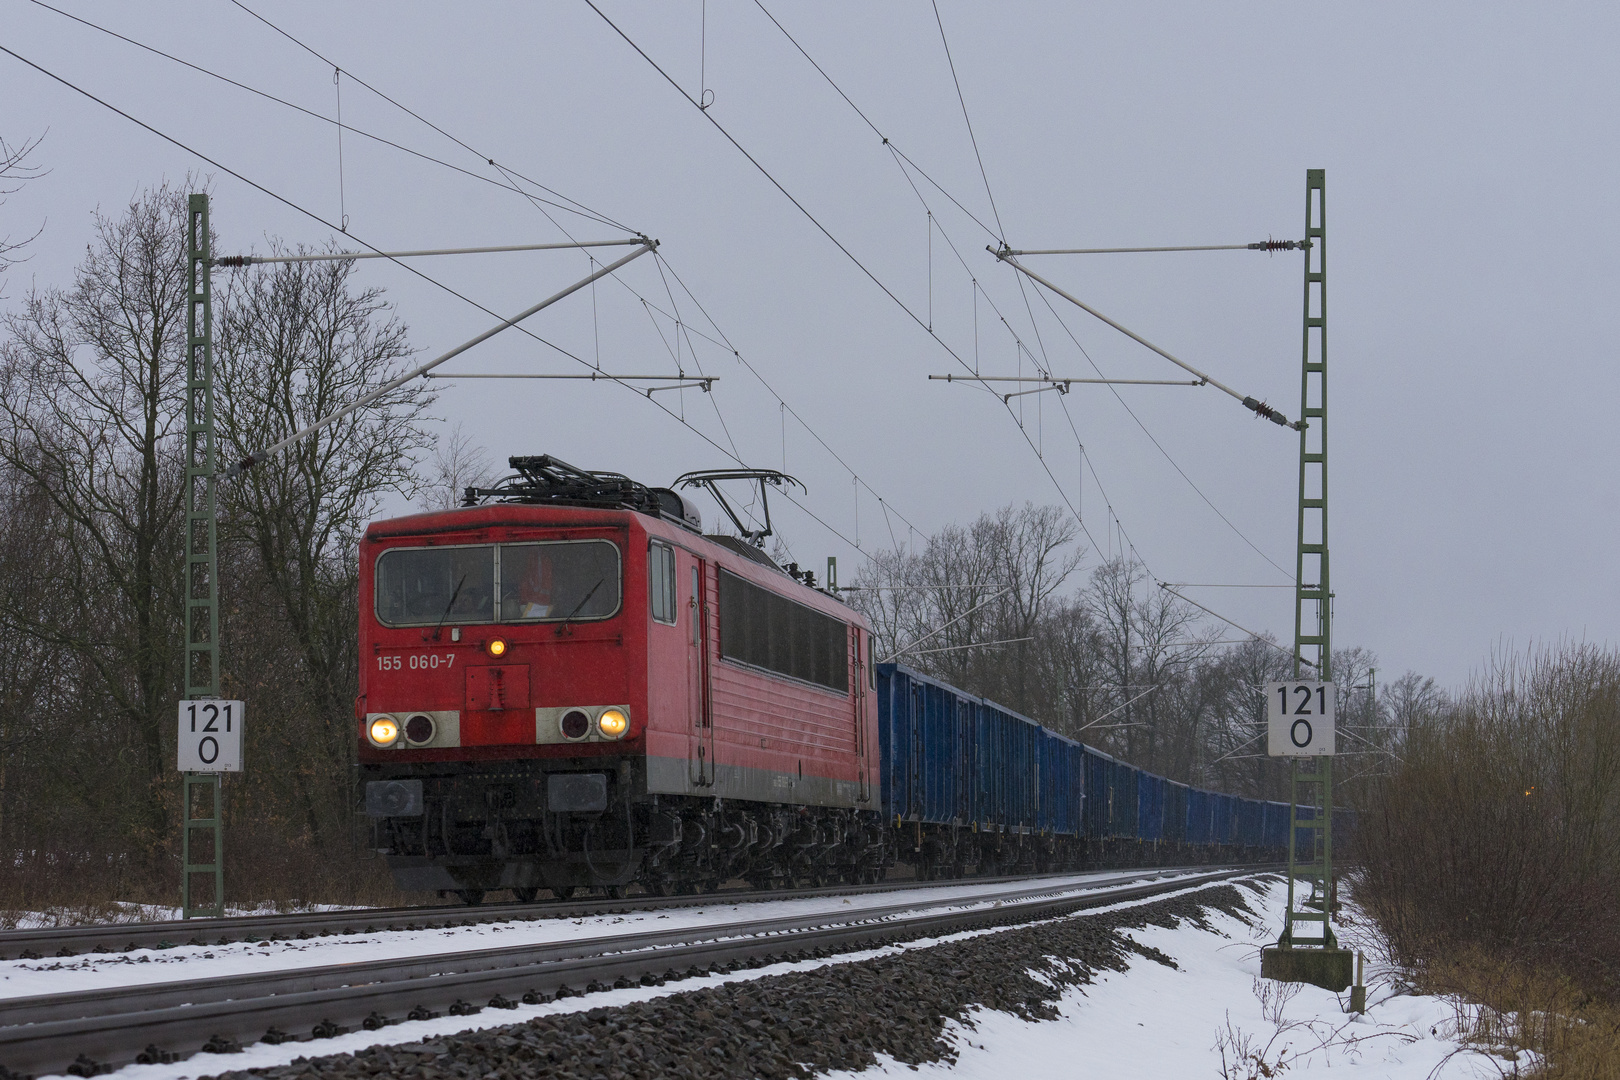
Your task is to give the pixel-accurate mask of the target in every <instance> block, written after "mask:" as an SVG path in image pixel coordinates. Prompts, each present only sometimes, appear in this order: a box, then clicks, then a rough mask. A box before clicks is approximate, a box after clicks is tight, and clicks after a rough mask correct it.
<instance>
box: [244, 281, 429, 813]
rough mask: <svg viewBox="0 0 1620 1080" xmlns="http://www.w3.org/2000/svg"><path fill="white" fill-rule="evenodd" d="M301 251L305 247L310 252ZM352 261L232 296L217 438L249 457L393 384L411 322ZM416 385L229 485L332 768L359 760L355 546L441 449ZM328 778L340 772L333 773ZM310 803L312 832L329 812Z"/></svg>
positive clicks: (410, 491) (406, 351) (252, 284)
mask: <svg viewBox="0 0 1620 1080" xmlns="http://www.w3.org/2000/svg"><path fill="white" fill-rule="evenodd" d="M300 251H302V249H300ZM354 272H355V271H354V263H353V262H351V261H339V262H323V263H291V264H288V263H283V264H279V265H277V266H275V267H274V268H273V269H269V270H260V271H254V270H248V271H245V272H243V274H242V275H241V276H239V277H237V278H235V279H234V280H233V281H232V282H231V283H230V286H229V288H228V289H227V290H226V291H225V299H224V303H223V305H222V313H221V317H220V319H219V333H218V347H217V350H216V356H217V366H218V380H219V388H220V391H221V392H220V396H219V405H218V409H219V422H220V430H221V443H222V446H224V447H225V448H226V450H227V453H228V455H229V456H230V457H232V458H236V459H237V460H240V459H241V458H243V457H246V456H247V455H249V454H250V453H252V452H253V451H255V450H258V449H261V448H262V447H264V446H266V445H269V444H271V443H274V442H277V441H279V440H281V439H282V438H284V437H286V436H288V435H291V434H292V433H294V432H296V431H299V430H301V429H302V428H304V427H305V426H307V425H309V424H310V423H311V422H313V421H315V420H317V419H320V418H322V417H324V416H326V415H328V414H330V413H333V412H335V411H337V410H338V409H340V408H341V407H342V406H344V405H346V404H348V403H349V402H351V401H354V400H355V399H356V398H359V397H360V396H362V395H364V394H366V393H369V392H371V391H373V390H375V389H376V388H378V387H379V386H381V385H383V384H384V383H386V382H387V381H389V380H390V379H392V378H394V377H395V376H397V375H398V374H399V372H400V370H401V369H402V368H403V362H404V361H405V360H406V359H407V358H408V357H409V356H410V354H411V350H410V346H409V344H408V342H407V340H406V332H405V326H404V324H403V323H401V322H400V321H399V320H398V318H397V317H395V316H394V314H393V312H392V309H391V308H390V307H389V306H388V305H387V304H386V303H385V302H384V301H383V299H382V290H380V289H377V288H357V287H356V286H355V285H354V282H353V280H352V279H353V276H354ZM432 400H433V399H432V397H431V395H429V394H427V393H426V392H425V391H424V390H423V389H422V388H421V385H420V384H406V385H405V386H403V387H400V388H398V389H397V390H395V391H393V392H392V393H390V394H388V395H386V396H384V397H383V398H381V399H380V400H378V401H377V402H375V403H374V404H372V405H370V406H368V407H367V408H365V409H363V410H359V411H357V412H354V413H350V414H349V415H348V416H346V417H344V418H343V419H341V420H339V421H337V422H336V423H334V424H331V425H330V426H328V427H326V428H323V429H322V430H321V431H319V432H317V433H316V434H314V435H312V436H310V437H308V438H305V439H302V440H300V441H298V442H296V443H294V444H292V445H291V446H289V447H287V448H286V449H285V450H284V451H282V452H281V453H280V454H278V455H275V456H273V457H271V458H269V459H268V460H266V461H264V462H262V463H260V464H258V465H256V466H254V467H253V468H252V469H251V470H249V471H248V472H247V473H246V474H244V475H243V476H241V477H240V478H238V479H236V480H235V481H234V482H230V483H228V484H227V485H226V487H225V488H224V490H223V499H222V501H223V504H224V506H225V509H226V513H227V520H228V523H229V527H228V529H227V536H229V537H230V538H232V539H234V540H240V541H245V542H246V543H248V544H250V545H251V546H252V548H253V550H254V551H255V552H256V553H257V555H258V562H259V572H260V573H261V574H262V575H263V579H264V581H265V584H266V585H267V586H268V590H267V591H268V595H269V596H270V597H272V598H273V600H274V602H275V604H276V606H277V607H278V608H279V609H280V614H281V615H282V617H283V618H284V619H285V620H286V622H287V626H288V628H289V630H290V631H291V633H292V636H293V638H294V639H295V640H296V642H297V645H298V649H299V651H300V653H301V657H300V659H301V661H302V674H303V677H304V681H305V685H306V687H307V690H308V693H309V694H310V697H311V699H312V702H313V703H314V705H315V707H316V709H317V711H318V714H319V715H320V716H321V717H322V718H323V719H324V736H325V737H324V739H323V740H322V741H323V743H324V746H325V752H324V753H323V754H322V755H321V757H322V759H323V760H325V761H326V762H328V763H330V765H331V766H332V767H333V768H335V769H336V770H338V773H337V776H338V783H337V784H336V787H335V791H333V790H332V789H328V792H329V794H335V793H336V792H341V790H342V782H341V777H342V776H343V775H344V774H346V772H347V768H346V766H347V764H348V763H349V761H350V760H351V758H352V756H353V754H354V732H353V723H352V706H353V701H354V695H355V685H356V674H355V673H356V670H357V665H358V663H359V658H358V656H357V654H356V647H357V646H356V640H357V639H356V633H357V629H356V627H357V612H356V609H355V597H356V583H357V578H356V572H357V570H356V567H357V562H356V559H357V555H356V552H357V548H358V544H359V538H360V534H361V532H362V531H363V530H364V528H365V524H366V522H367V520H368V519H369V518H370V517H371V516H372V515H373V514H374V513H375V512H376V510H377V507H378V506H379V504H380V500H381V498H382V496H383V494H384V493H386V492H389V491H393V492H397V493H399V494H401V495H404V496H405V497H406V498H410V497H412V496H414V495H416V494H417V485H418V480H417V476H416V472H415V466H416V457H417V455H418V454H420V453H421V452H423V451H425V450H426V449H427V448H428V447H430V446H431V445H432V440H431V438H430V436H429V435H428V434H427V432H426V431H425V430H424V427H423V411H424V409H425V408H426V407H427V406H428V405H429V404H430V403H431V402H432ZM329 779H330V777H329ZM317 801H318V800H317V799H316V798H315V796H314V795H313V794H311V796H310V804H309V815H310V826H311V829H312V830H314V831H316V832H318V831H319V828H320V826H319V822H320V820H321V813H320V811H319V808H318V807H317V806H316V802H317Z"/></svg>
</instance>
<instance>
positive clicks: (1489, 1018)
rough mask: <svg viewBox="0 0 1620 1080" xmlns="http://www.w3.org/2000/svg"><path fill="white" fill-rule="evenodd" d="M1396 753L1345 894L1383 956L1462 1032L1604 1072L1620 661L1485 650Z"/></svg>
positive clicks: (1614, 887) (1616, 944)
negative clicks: (1466, 1004)
mask: <svg viewBox="0 0 1620 1080" xmlns="http://www.w3.org/2000/svg"><path fill="white" fill-rule="evenodd" d="M1399 753H1400V762H1399V764H1398V765H1396V766H1395V767H1394V769H1393V771H1392V773H1391V774H1390V775H1389V776H1388V777H1386V778H1384V779H1383V780H1382V781H1381V782H1380V783H1379V785H1378V786H1377V787H1376V788H1375V789H1374V791H1373V792H1372V793H1371V798H1370V799H1369V801H1368V804H1367V806H1366V808H1365V810H1364V811H1363V812H1362V814H1361V817H1360V823H1359V828H1358V838H1357V839H1358V850H1359V855H1360V859H1361V862H1362V864H1363V869H1362V870H1361V873H1360V880H1359V881H1358V884H1357V893H1356V895H1357V898H1358V900H1359V901H1360V902H1361V904H1362V905H1363V907H1364V908H1365V909H1366V910H1367V911H1368V913H1369V914H1371V915H1372V916H1373V917H1374V918H1376V919H1377V921H1378V922H1379V924H1380V925H1381V927H1382V929H1383V931H1384V933H1385V935H1386V936H1387V939H1388V942H1389V946H1390V950H1391V952H1392V954H1393V959H1395V960H1396V961H1398V962H1400V963H1402V964H1404V965H1407V966H1408V967H1410V968H1412V969H1413V970H1414V971H1415V972H1417V974H1418V976H1419V978H1420V980H1421V981H1422V982H1424V983H1425V984H1426V985H1427V987H1428V988H1430V989H1433V990H1436V991H1439V992H1446V993H1453V994H1457V995H1461V996H1462V997H1464V998H1466V999H1468V1000H1472V1001H1476V1002H1483V1003H1484V1004H1485V1005H1486V1006H1488V1007H1489V1008H1488V1009H1487V1010H1486V1012H1485V1013H1484V1014H1483V1015H1484V1019H1483V1020H1480V1021H1478V1022H1479V1023H1483V1024H1485V1025H1486V1026H1491V1025H1495V1026H1497V1027H1503V1026H1504V1025H1505V1028H1504V1030H1505V1032H1506V1034H1507V1035H1508V1036H1509V1041H1512V1042H1514V1043H1515V1044H1517V1045H1523V1046H1526V1047H1528V1048H1531V1049H1536V1050H1539V1051H1543V1052H1548V1053H1550V1055H1551V1057H1552V1059H1553V1063H1554V1064H1553V1068H1554V1069H1555V1070H1563V1071H1557V1072H1556V1075H1568V1076H1614V1075H1616V1073H1615V1072H1614V1071H1613V1070H1614V1069H1615V1068H1616V1065H1615V1064H1614V1062H1617V1061H1620V1011H1617V1009H1620V909H1617V905H1616V902H1615V901H1616V897H1617V896H1620V844H1617V842H1616V837H1617V836H1620V653H1616V652H1613V651H1606V650H1603V649H1599V648H1597V647H1594V646H1590V645H1584V644H1582V645H1563V646H1560V647H1557V648H1533V649H1530V650H1528V651H1526V652H1524V653H1520V654H1514V655H1503V656H1497V657H1495V658H1493V660H1492V662H1491V663H1490V665H1489V666H1488V668H1487V669H1486V671H1485V672H1484V673H1483V674H1482V675H1480V676H1479V677H1477V678H1476V679H1475V681H1474V682H1473V684H1472V685H1471V686H1470V687H1469V688H1468V690H1467V691H1466V692H1465V693H1464V694H1463V695H1462V696H1461V697H1460V698H1458V699H1457V700H1456V701H1455V702H1453V703H1450V704H1446V705H1441V706H1438V707H1435V708H1433V709H1430V710H1429V711H1427V712H1426V713H1424V714H1421V715H1418V716H1415V717H1413V719H1412V721H1411V724H1410V727H1409V728H1408V730H1407V731H1406V732H1405V733H1404V738H1403V742H1402V745H1401V747H1400V750H1399ZM1479 1034H1480V1036H1481V1038H1482V1039H1485V1038H1486V1037H1487V1036H1490V1035H1491V1034H1492V1032H1489V1031H1480V1032H1479ZM1582 1062H1585V1063H1587V1064H1581V1063H1582ZM1604 1068H1607V1069H1609V1070H1610V1071H1608V1072H1604V1071H1602V1069H1604ZM1594 1069H1595V1070H1597V1071H1592V1070H1594ZM1571 1070H1573V1071H1571ZM1582 1070H1585V1071H1582Z"/></svg>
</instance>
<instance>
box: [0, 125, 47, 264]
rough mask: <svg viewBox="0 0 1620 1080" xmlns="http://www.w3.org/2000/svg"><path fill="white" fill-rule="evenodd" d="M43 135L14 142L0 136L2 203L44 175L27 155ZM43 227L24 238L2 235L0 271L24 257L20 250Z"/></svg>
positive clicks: (36, 235) (32, 150) (41, 230)
mask: <svg viewBox="0 0 1620 1080" xmlns="http://www.w3.org/2000/svg"><path fill="white" fill-rule="evenodd" d="M44 138H45V137H44V136H43V135H41V136H39V137H38V138H35V139H30V140H28V141H26V142H22V143H19V144H16V145H13V144H12V143H8V142H6V140H5V138H4V137H3V136H0V205H4V204H5V196H7V195H14V194H16V193H17V192H18V191H20V190H22V186H23V184H25V183H27V182H28V181H30V180H37V179H38V178H39V177H41V176H43V175H45V171H44V170H43V169H42V168H40V167H39V166H37V165H30V164H29V163H28V156H29V155H30V154H32V153H33V152H34V151H35V150H36V149H37V148H38V147H39V144H40V143H41V142H42V141H44ZM44 230H45V226H44V225H41V226H40V227H39V228H38V229H36V230H34V233H33V235H31V236H27V237H24V238H23V239H21V240H13V239H12V238H11V236H10V235H4V236H0V274H4V273H5V272H6V271H7V270H9V269H11V267H12V266H13V265H15V264H16V263H18V262H21V261H22V256H20V255H19V254H18V252H20V251H21V250H22V249H23V248H25V247H27V246H28V244H29V243H30V242H31V241H33V240H35V239H36V238H38V236H39V234H40V233H41V232H43V231H44Z"/></svg>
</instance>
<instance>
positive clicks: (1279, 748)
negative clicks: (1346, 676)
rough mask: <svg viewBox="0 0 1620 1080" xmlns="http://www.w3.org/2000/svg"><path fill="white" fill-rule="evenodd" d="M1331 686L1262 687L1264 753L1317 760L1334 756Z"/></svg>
mask: <svg viewBox="0 0 1620 1080" xmlns="http://www.w3.org/2000/svg"><path fill="white" fill-rule="evenodd" d="M1333 712H1334V686H1333V684H1332V683H1330V682H1274V683H1267V684H1266V753H1267V754H1269V755H1271V756H1272V757H1320V756H1323V755H1327V754H1331V753H1333V752H1334V739H1335V735H1334V729H1333Z"/></svg>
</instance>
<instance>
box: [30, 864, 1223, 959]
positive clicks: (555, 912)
mask: <svg viewBox="0 0 1620 1080" xmlns="http://www.w3.org/2000/svg"><path fill="white" fill-rule="evenodd" d="M1195 869H1199V868H1197V867H1158V868H1154V869H1152V870H1151V871H1150V872H1152V873H1157V874H1175V873H1181V872H1185V871H1189V870H1195ZM1054 877H1063V878H1065V879H1072V878H1073V877H1074V872H1073V871H1069V872H1065V873H1062V874H1047V875H1039V876H1033V877H1032V876H1028V875H1024V876H1007V877H984V878H977V877H976V878H956V879H951V880H949V881H936V882H921V881H916V880H911V881H886V882H882V883H880V884H876V885H833V886H828V887H825V888H816V889H771V890H757V889H722V890H720V891H719V892H712V893H699V894H692V895H686V896H670V897H660V896H651V895H641V896H634V897H628V898H624V899H592V900H545V901H540V902H538V903H529V904H520V903H506V904H490V905H483V906H478V907H468V906H467V905H465V904H436V905H424V906H420V907H396V908H354V909H347V910H341V911H316V912H296V913H290V914H284V915H239V916H231V917H227V918H223V919H191V920H185V921H182V920H172V921H165V922H148V923H106V924H100V925H94V926H63V927H41V928H37V929H28V930H4V931H0V960H12V959H19V958H20V959H27V960H39V959H46V958H52V957H62V958H66V957H70V956H78V955H81V954H83V953H118V952H134V951H135V950H137V949H170V948H174V947H176V946H180V945H195V946H205V945H229V944H231V943H233V942H239V941H246V942H254V941H283V940H292V939H300V938H310V937H329V936H333V935H340V934H375V933H379V932H381V931H384V930H443V929H451V928H454V927H464V926H479V925H489V924H493V923H503V922H513V921H522V920H535V919H578V918H588V917H591V916H596V915H622V914H627V913H629V912H631V911H663V910H666V909H670V908H683V907H698V906H704V905H710V904H715V903H726V902H752V901H756V900H800V899H808V898H813V897H818V896H855V895H861V894H867V893H883V892H894V891H896V890H900V889H917V888H925V887H927V886H929V885H931V884H932V885H942V886H944V885H970V884H972V885H979V884H984V885H994V884H999V883H1003V882H1017V881H1034V882H1039V881H1041V880H1043V879H1046V878H1054Z"/></svg>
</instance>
